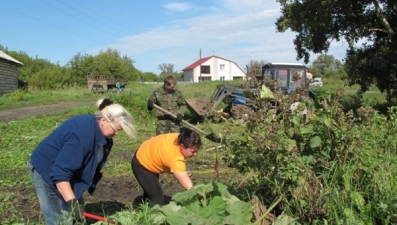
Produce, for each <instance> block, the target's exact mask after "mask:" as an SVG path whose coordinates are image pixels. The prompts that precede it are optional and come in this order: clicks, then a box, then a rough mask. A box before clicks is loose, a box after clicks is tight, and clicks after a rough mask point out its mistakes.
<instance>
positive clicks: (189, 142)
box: [131, 128, 201, 205]
mask: <svg viewBox="0 0 397 225" xmlns="http://www.w3.org/2000/svg"><path fill="white" fill-rule="evenodd" d="M200 146H201V139H200V135H198V134H197V133H196V132H195V131H192V130H190V129H188V128H181V130H180V133H168V134H159V135H157V136H155V137H152V138H150V139H148V140H146V141H144V142H143V143H142V144H141V146H139V148H138V150H137V151H136V153H135V155H134V157H133V158H132V160H131V167H132V172H133V173H134V175H135V177H136V179H137V180H138V182H139V184H140V185H141V187H142V189H143V197H144V199H149V200H150V201H151V202H152V203H153V204H159V205H164V204H165V202H164V194H163V190H162V189H161V186H160V182H159V174H162V173H172V174H173V175H174V177H175V179H176V180H177V181H178V182H179V183H180V184H181V186H182V187H183V188H185V189H190V188H192V187H193V183H192V181H191V180H190V177H189V175H188V174H187V172H186V159H187V158H191V157H193V156H195V155H196V154H197V151H198V150H199V148H200Z"/></svg>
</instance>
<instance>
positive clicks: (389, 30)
mask: <svg viewBox="0 0 397 225" xmlns="http://www.w3.org/2000/svg"><path fill="white" fill-rule="evenodd" d="M277 1H278V2H279V3H280V5H281V11H282V15H281V16H280V17H279V18H278V19H277V22H276V25H277V30H278V31H279V32H284V31H286V30H287V29H291V30H292V31H293V32H296V33H297V35H296V37H295V39H294V44H295V48H296V51H297V59H302V58H304V60H305V62H306V63H308V62H309V60H310V52H313V53H322V52H327V51H328V49H329V46H330V44H331V42H332V41H346V43H347V46H348V49H347V52H346V59H345V67H346V72H347V74H348V81H349V83H350V84H359V85H360V87H361V91H362V92H364V91H367V90H368V88H369V86H371V85H372V84H373V83H374V81H376V85H377V86H378V87H379V89H380V90H381V91H382V92H386V93H387V95H388V97H389V100H390V99H391V98H396V97H397V79H396V78H397V77H396V75H397V65H396V62H395V59H396V58H397V36H396V32H395V31H396V29H397V23H396V22H395V21H397V4H396V2H395V0H371V1H370V0H359V1H357V0H300V1H292V0H277Z"/></svg>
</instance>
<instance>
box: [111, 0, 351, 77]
mask: <svg viewBox="0 0 397 225" xmlns="http://www.w3.org/2000/svg"><path fill="white" fill-rule="evenodd" d="M266 2H267V1H264V0H223V1H222V4H220V5H221V6H222V8H219V7H220V5H219V4H218V5H217V6H208V7H212V8H213V9H215V8H217V10H216V12H215V13H214V11H211V12H212V13H211V12H209V11H208V10H207V11H205V12H206V13H209V14H206V15H201V16H195V17H191V18H187V19H178V20H174V21H170V22H169V23H168V24H166V25H164V26H162V27H155V28H152V29H151V30H149V31H147V32H144V33H140V34H137V35H132V36H127V37H123V38H122V39H120V40H119V41H118V42H117V43H115V44H113V45H111V46H110V47H112V48H116V49H119V50H120V51H121V52H122V53H125V54H127V55H130V56H131V57H132V58H133V59H135V60H136V66H137V68H142V70H143V71H150V72H155V73H158V72H159V71H158V70H157V66H158V65H159V64H161V63H172V64H174V65H175V69H176V70H177V71H180V70H182V69H183V68H184V67H186V66H188V65H189V64H191V63H193V62H194V61H195V60H197V59H198V57H199V50H200V49H201V52H202V57H205V56H209V55H213V54H214V55H217V56H219V57H223V58H227V59H230V60H232V61H235V62H236V63H237V64H238V65H239V66H240V67H242V68H243V67H245V64H247V63H248V62H249V61H250V60H265V61H269V62H276V61H277V62H280V61H284V62H296V51H295V48H294V45H293V42H292V41H293V39H294V37H295V34H294V33H292V32H290V31H287V32H284V33H277V32H276V26H275V22H276V19H277V17H278V16H279V15H280V9H279V8H280V6H279V4H278V3H274V2H272V3H266ZM189 7H191V5H190V4H189V3H172V4H168V5H167V8H168V9H170V10H171V9H172V10H187V9H188V8H189ZM337 49H339V53H338V55H335V57H336V58H339V56H341V55H342V54H341V52H342V49H345V48H343V47H341V46H338V47H337ZM328 54H332V49H330V51H329V52H328ZM315 58H316V56H315V55H313V56H312V58H311V59H312V60H314V59H315Z"/></svg>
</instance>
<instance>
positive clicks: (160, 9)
mask: <svg viewBox="0 0 397 225" xmlns="http://www.w3.org/2000/svg"><path fill="white" fill-rule="evenodd" d="M279 16H280V5H279V4H278V3H277V2H276V1H275V0H273V1H271V0H200V1H172V0H145V1H133V0H114V1H110V0H84V1H83V0H1V1H0V21H2V22H1V23H0V45H2V46H4V47H7V48H8V49H9V50H15V51H23V52H26V53H27V54H28V55H29V56H31V57H35V56H37V57H39V58H44V59H47V60H49V61H51V62H53V63H58V62H59V64H60V65H62V66H63V65H65V64H67V63H68V61H69V60H71V59H72V58H73V57H74V56H75V55H76V54H77V53H81V54H90V55H96V54H98V53H99V51H101V50H106V49H107V48H109V47H110V48H113V49H117V50H118V51H119V52H120V53H121V54H122V55H127V56H128V57H130V58H131V59H133V60H135V64H134V65H135V67H136V68H137V69H139V70H141V71H143V72H153V73H156V74H159V73H160V70H159V69H158V65H160V64H162V63H171V64H174V70H175V71H181V70H182V69H183V68H185V67H186V66H188V65H190V64H191V63H193V62H194V61H196V60H198V59H199V57H200V49H201V57H207V56H211V55H216V56H219V57H222V58H226V59H229V60H231V61H234V62H236V63H237V64H238V65H239V66H240V67H241V68H242V69H245V65H246V64H248V63H249V61H250V60H258V61H259V60H264V61H268V62H296V52H295V48H294V45H293V42H292V41H293V39H294V37H295V34H294V33H292V32H290V31H287V32H285V33H277V32H276V28H275V25H274V23H275V22H276V19H277V18H278V17H279ZM345 50H346V44H343V43H332V45H331V48H330V50H329V52H328V53H327V54H330V55H333V56H334V57H335V58H337V59H339V60H342V59H343V58H344V57H345ZM316 58H317V55H312V57H311V60H314V59H316ZM300 62H302V63H303V61H300ZM309 64H310V63H309Z"/></svg>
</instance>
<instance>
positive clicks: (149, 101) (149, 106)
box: [147, 99, 154, 111]
mask: <svg viewBox="0 0 397 225" xmlns="http://www.w3.org/2000/svg"><path fill="white" fill-rule="evenodd" d="M153 108H154V104H153V100H151V99H149V100H148V101H147V110H149V111H152V110H153Z"/></svg>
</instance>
